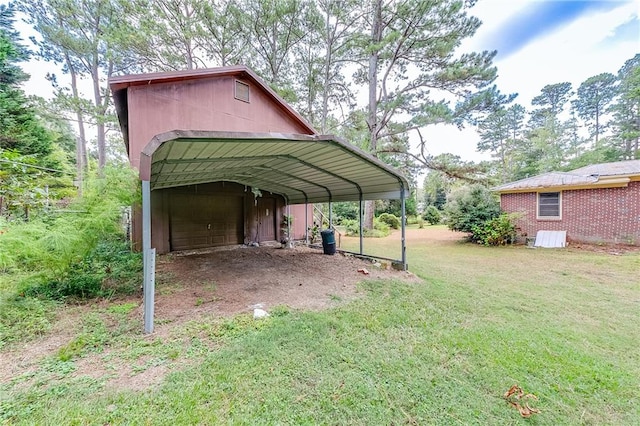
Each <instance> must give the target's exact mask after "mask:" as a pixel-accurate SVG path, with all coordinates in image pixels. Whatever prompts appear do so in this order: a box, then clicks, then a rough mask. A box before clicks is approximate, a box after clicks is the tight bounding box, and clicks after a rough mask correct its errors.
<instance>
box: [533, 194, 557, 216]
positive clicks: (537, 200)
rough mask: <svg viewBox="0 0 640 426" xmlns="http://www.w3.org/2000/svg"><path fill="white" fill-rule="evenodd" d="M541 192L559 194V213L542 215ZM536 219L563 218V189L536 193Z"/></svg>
mask: <svg viewBox="0 0 640 426" xmlns="http://www.w3.org/2000/svg"><path fill="white" fill-rule="evenodd" d="M541 194H558V215H557V216H542V215H540V195H541ZM536 219H538V220H562V191H544V192H543V191H540V192H538V193H536Z"/></svg>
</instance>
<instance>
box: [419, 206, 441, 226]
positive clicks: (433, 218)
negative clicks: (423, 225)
mask: <svg viewBox="0 0 640 426" xmlns="http://www.w3.org/2000/svg"><path fill="white" fill-rule="evenodd" d="M423 219H424V220H426V221H427V222H428V223H429V225H437V224H439V223H440V221H441V220H442V215H441V214H440V210H438V209H437V208H436V207H435V206H429V207H427V210H426V211H425V212H424V215H423Z"/></svg>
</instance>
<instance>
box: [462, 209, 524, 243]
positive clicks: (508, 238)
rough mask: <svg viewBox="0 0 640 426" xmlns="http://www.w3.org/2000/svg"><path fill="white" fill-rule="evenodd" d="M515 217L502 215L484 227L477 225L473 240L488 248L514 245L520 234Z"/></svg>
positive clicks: (472, 236) (485, 223)
mask: <svg viewBox="0 0 640 426" xmlns="http://www.w3.org/2000/svg"><path fill="white" fill-rule="evenodd" d="M515 217H516V215H514V214H507V213H502V214H501V215H500V216H498V217H495V218H493V219H490V220H488V221H486V222H484V223H483V224H482V225H475V226H474V227H473V231H472V234H471V239H472V240H473V241H476V242H478V243H480V244H484V245H486V246H500V245H505V244H512V243H514V242H515V240H516V237H517V232H518V228H517V227H516V225H515Z"/></svg>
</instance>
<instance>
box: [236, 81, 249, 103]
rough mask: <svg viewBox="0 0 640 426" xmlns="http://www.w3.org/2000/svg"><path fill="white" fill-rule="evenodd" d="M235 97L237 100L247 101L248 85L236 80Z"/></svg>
mask: <svg viewBox="0 0 640 426" xmlns="http://www.w3.org/2000/svg"><path fill="white" fill-rule="evenodd" d="M235 98H236V99H238V100H239V101H243V102H249V85H248V84H246V83H243V82H241V81H238V80H236V92H235Z"/></svg>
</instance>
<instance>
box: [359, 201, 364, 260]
mask: <svg viewBox="0 0 640 426" xmlns="http://www.w3.org/2000/svg"><path fill="white" fill-rule="evenodd" d="M359 216H360V232H359V234H360V254H362V252H363V244H362V243H363V241H364V240H363V238H364V237H363V236H362V233H363V232H364V229H363V226H362V219H363V217H364V212H363V211H362V193H360V213H359Z"/></svg>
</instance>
